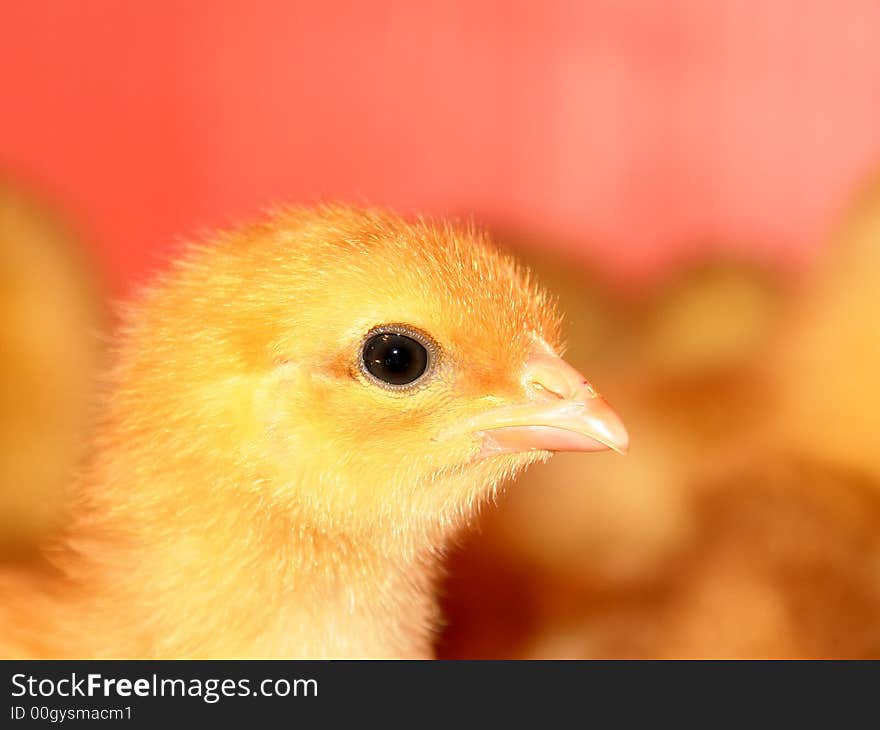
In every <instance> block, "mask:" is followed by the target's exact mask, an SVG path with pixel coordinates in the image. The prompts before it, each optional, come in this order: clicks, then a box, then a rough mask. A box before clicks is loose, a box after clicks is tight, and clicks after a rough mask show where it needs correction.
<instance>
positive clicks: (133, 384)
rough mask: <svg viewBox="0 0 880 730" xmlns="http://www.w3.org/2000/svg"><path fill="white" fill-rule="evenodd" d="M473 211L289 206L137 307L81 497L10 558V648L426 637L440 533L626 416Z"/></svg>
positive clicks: (5, 602)
mask: <svg viewBox="0 0 880 730" xmlns="http://www.w3.org/2000/svg"><path fill="white" fill-rule="evenodd" d="M558 322H559V318H558V315H557V314H556V311H555V309H554V307H553V305H552V303H551V302H550V301H549V299H548V297H547V295H546V294H545V293H544V292H543V291H542V290H541V289H540V288H538V287H537V286H536V285H535V284H534V283H533V281H532V280H531V278H530V277H529V275H528V274H527V273H526V272H525V271H524V270H522V269H521V268H519V267H518V266H517V265H516V264H515V263H514V262H513V261H512V260H511V259H509V258H506V257H503V256H502V255H500V254H499V253H498V252H497V251H495V250H494V249H493V248H492V246H491V245H490V244H489V242H488V241H487V239H486V238H485V237H484V236H483V235H482V234H480V233H478V232H476V231H474V230H471V229H457V228H453V227H452V226H450V225H448V224H445V223H433V222H429V221H419V222H416V223H413V224H409V223H406V222H405V221H403V220H402V219H400V218H398V217H396V216H393V215H390V214H385V213H380V212H376V211H360V210H355V209H351V208H344V207H322V208H320V209H317V210H302V209H289V210H279V211H276V212H275V213H274V215H273V216H272V217H270V218H269V219H268V220H265V221H263V222H260V223H256V224H253V225H249V226H243V227H241V228H238V229H236V230H234V231H231V232H228V233H224V234H219V235H218V236H216V237H215V239H214V240H213V241H211V242H209V243H208V244H202V245H194V246H191V247H190V248H189V249H188V250H187V251H186V253H185V254H184V255H183V256H182V257H181V259H180V260H179V262H178V263H177V264H176V265H175V266H174V267H173V268H172V269H171V270H170V271H169V272H168V273H167V274H166V275H164V276H163V277H162V278H161V279H160V280H159V281H158V282H157V284H156V285H155V286H153V287H152V288H151V289H150V290H149V291H148V292H146V293H145V295H144V296H143V297H142V298H141V299H140V300H138V301H136V302H135V303H133V304H132V306H131V307H130V309H129V311H128V312H127V314H126V317H125V323H124V326H123V328H122V330H121V333H120V336H119V338H118V341H117V344H116V347H115V352H114V362H113V366H112V369H111V371H110V372H109V373H108V375H107V378H106V382H105V383H104V395H103V401H104V402H103V404H102V406H101V409H100V416H99V420H98V427H97V429H96V431H95V433H94V435H93V437H92V441H91V444H92V451H91V454H90V456H89V458H88V460H87V462H86V464H85V466H84V468H83V469H82V474H81V477H80V478H79V479H78V482H77V484H76V494H75V500H74V502H73V505H72V507H71V510H70V513H71V517H70V519H69V521H68V523H67V524H66V525H65V529H64V530H63V532H62V536H61V537H60V538H59V539H57V540H56V541H55V542H54V543H52V544H51V545H50V546H48V547H47V548H46V549H45V550H44V553H43V556H44V560H43V561H42V562H31V563H27V564H20V565H9V566H6V569H5V570H2V571H0V597H2V600H0V627H2V628H0V654H2V655H6V656H10V655H11V656H38V657H59V656H60V657H64V656H67V657H70V656H78V657H120V656H124V657H157V656H162V657H192V656H201V657H254V656H264V657H273V656H274V657H411V658H412V657H428V656H430V655H431V653H432V649H431V643H432V639H433V632H434V629H435V626H436V624H437V620H438V612H437V606H436V600H435V596H434V583H435V580H436V577H437V574H438V572H439V570H440V566H441V558H442V553H443V549H444V547H445V545H446V544H447V542H448V541H449V540H450V538H451V537H452V536H454V535H455V534H456V533H457V532H458V531H459V530H460V529H461V528H462V527H463V526H465V525H466V524H467V523H468V522H469V521H470V520H471V518H472V517H473V516H474V514H475V512H476V510H477V509H478V507H479V506H480V504H481V503H483V502H484V501H485V500H486V499H487V498H489V497H491V496H492V495H494V494H495V493H496V492H497V490H498V488H499V486H500V484H501V483H502V482H503V481H504V480H506V479H508V478H510V477H511V476H513V475H514V474H516V473H518V472H519V471H520V470H522V469H523V468H524V467H525V466H527V465H529V464H531V463H534V462H537V461H543V460H545V459H546V458H547V457H548V456H549V455H550V453H551V452H552V451H560V450H569V451H600V450H606V449H609V448H611V449H615V450H618V451H625V450H626V447H627V434H626V431H625V429H624V428H623V425H622V424H621V423H620V421H619V420H618V418H617V417H616V415H615V414H614V413H613V411H611V410H610V408H609V407H608V406H607V405H606V404H605V402H604V401H603V400H602V398H601V397H600V396H599V395H598V394H597V393H596V392H595V391H594V390H593V388H592V386H591V385H590V384H589V383H588V382H587V381H586V380H585V379H584V377H583V376H582V375H580V374H579V373H578V372H577V371H576V370H575V369H574V368H572V367H571V366H570V365H568V364H567V363H566V362H565V361H563V360H562V359H561V358H560V357H559V356H558V354H557V352H558V349H559V341H558V340H559V332H558Z"/></svg>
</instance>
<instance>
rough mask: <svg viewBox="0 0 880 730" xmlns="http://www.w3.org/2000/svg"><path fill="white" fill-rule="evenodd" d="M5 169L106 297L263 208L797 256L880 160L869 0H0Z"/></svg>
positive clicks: (649, 265)
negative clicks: (104, 286)
mask: <svg viewBox="0 0 880 730" xmlns="http://www.w3.org/2000/svg"><path fill="white" fill-rule="evenodd" d="M0 10H2V12H0V17H2V22H0V105H2V109H0V168H2V169H5V170H6V171H10V170H11V171H12V172H13V173H16V174H19V175H22V176H23V177H24V178H26V179H29V180H31V181H32V182H35V183H36V184H37V185H38V186H40V187H42V188H43V189H45V190H47V191H49V192H50V193H51V194H52V195H53V196H54V197H55V198H56V199H57V200H59V201H61V202H62V203H63V204H64V205H65V206H66V207H67V209H68V211H70V212H71V213H72V214H73V216H74V218H75V219H76V220H78V221H79V222H80V223H81V225H82V226H83V227H84V229H85V230H86V231H88V232H89V233H90V234H91V236H92V238H93V240H94V242H95V245H96V247H97V251H98V252H99V255H100V258H101V259H102V260H103V262H104V264H105V267H106V269H107V271H108V273H109V274H110V276H111V280H112V282H113V284H114V289H116V290H123V289H124V288H125V286H126V285H127V284H128V283H130V282H131V281H132V280H134V279H139V278H142V277H143V276H144V275H145V273H146V271H147V270H150V269H152V268H154V267H156V266H157V265H159V263H160V261H161V259H162V255H163V252H165V251H167V250H168V247H169V246H170V245H171V244H172V243H173V240H174V238H175V237H176V236H178V235H181V234H191V233H195V232H197V231H198V230H200V229H201V228H202V227H203V226H213V225H221V224H225V223H227V222H230V221H233V220H235V219H238V218H240V217H243V216H249V215H253V214H254V212H255V211H256V210H257V209H259V208H260V207H261V206H262V205H264V204H265V203H267V202H269V201H273V200H293V201H300V202H301V201H309V200H314V199H315V198H334V199H335V198H342V199H348V200H354V201H358V200H363V201H370V202H373V203H378V204H383V205H391V206H394V207H397V208H399V209H401V210H403V211H415V210H419V211H425V212H439V213H443V212H453V213H475V214H476V215H477V217H478V218H482V219H483V220H487V221H492V222H499V223H504V224H507V225H513V226H518V227H522V228H524V229H525V230H529V231H533V232H535V233H536V234H539V236H541V237H542V238H541V240H545V241H546V242H547V245H555V246H559V247H562V248H564V249H565V251H566V252H570V254H571V255H573V256H578V257H581V256H584V257H586V256H591V257H592V256H597V257H599V259H600V260H601V261H602V262H603V263H604V264H605V265H606V266H607V268H608V270H609V272H611V273H614V272H616V273H621V274H627V275H640V274H650V273H652V272H656V271H658V270H659V269H661V268H662V267H663V266H664V265H668V264H671V263H674V262H675V261H676V260H677V259H678V258H679V256H680V255H682V254H686V253H687V252H688V251H692V250H694V248H696V247H700V246H720V247H726V248H729V249H736V250H741V251H746V252H749V253H754V254H756V255H758V256H761V257H766V258H768V259H774V260H775V259H782V260H785V261H799V260H803V258H804V255H806V254H808V253H809V252H810V251H812V250H815V247H816V245H817V244H818V242H819V241H820V240H821V236H822V232H823V231H824V230H825V229H826V228H827V226H828V225H829V224H830V222H831V221H832V219H833V215H834V213H835V212H836V211H837V210H839V207H840V205H841V204H842V202H843V199H844V196H845V195H846V194H848V192H849V191H850V190H851V189H852V186H853V185H855V184H857V183H858V182H860V181H861V180H863V179H864V176H865V175H866V174H867V173H868V172H870V171H871V169H872V167H873V165H874V163H875V162H876V161H877V160H878V159H880V43H878V34H880V3H878V2H876V0H844V1H842V2H828V1H824V0H822V1H812V0H803V1H800V2H795V1H794V0H772V1H770V2H764V1H759V0H711V1H709V2H707V1H706V0H656V1H647V2H620V1H617V0H593V1H589V2H558V1H550V2H541V3H513V2H509V3H504V2H486V1H479V2H463V1H462V2H445V3H418V2H320V3H319V2H315V3H302V2H266V1H254V0H251V1H249V2H244V1H243V0H242V1H240V2H232V1H231V0H220V1H218V0H211V1H210V2H209V1H206V0H190V1H180V0H177V1H171V0H161V1H154V2H149V3H146V2H144V3H135V2H119V1H118V0H76V1H74V0H65V1H61V0H59V1H55V2H51V1H47V0H38V1H35V0H29V1H28V2H20V1H19V0H2V7H0Z"/></svg>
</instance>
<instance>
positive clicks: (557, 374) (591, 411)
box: [468, 348, 629, 457]
mask: <svg viewBox="0 0 880 730" xmlns="http://www.w3.org/2000/svg"><path fill="white" fill-rule="evenodd" d="M522 382H523V387H524V390H525V398H524V399H523V400H522V401H521V402H519V403H514V404H511V405H507V406H502V407H500V408H497V409H494V410H491V411H488V412H486V413H483V414H481V415H480V416H478V417H476V418H475V419H472V420H471V421H470V422H469V424H468V426H469V430H470V431H472V432H477V433H479V434H480V435H481V436H482V438H483V445H482V449H481V451H480V454H479V456H481V457H485V456H492V455H494V454H504V453H516V452H522V451H605V450H607V449H611V450H613V451H617V452H618V453H620V454H625V453H626V451H627V449H628V448H629V435H628V434H627V432H626V427H625V426H624V425H623V422H622V421H621V420H620V418H619V417H618V415H617V414H616V413H615V412H614V411H613V410H612V409H611V407H610V406H609V405H608V404H607V403H606V402H605V400H604V399H603V398H602V397H601V396H600V395H599V394H598V393H597V392H596V391H595V390H594V389H593V387H592V386H591V385H590V383H589V382H588V381H587V379H586V378H584V376H583V375H581V374H580V373H579V372H578V371H577V370H575V369H574V368H573V367H571V365H569V364H568V363H567V362H565V360H563V359H562V358H560V357H558V356H557V355H554V354H553V353H552V352H549V350H543V348H542V351H536V352H535V353H534V354H532V356H531V357H530V358H529V359H528V361H527V362H526V366H525V369H524V371H523V379H522Z"/></svg>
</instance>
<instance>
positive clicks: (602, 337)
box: [0, 0, 880, 657]
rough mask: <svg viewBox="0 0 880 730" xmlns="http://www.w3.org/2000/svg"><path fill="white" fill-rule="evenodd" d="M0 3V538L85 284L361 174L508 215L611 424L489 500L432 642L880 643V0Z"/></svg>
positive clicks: (85, 330) (124, 287)
mask: <svg viewBox="0 0 880 730" xmlns="http://www.w3.org/2000/svg"><path fill="white" fill-rule="evenodd" d="M0 7H2V17H3V21H2V23H0V103H2V112H3V113H2V114H0V178H3V179H5V181H6V182H3V180H0V183H3V184H2V185H0V254H2V255H0V275H2V280H3V281H4V282H11V284H10V285H8V286H7V285H6V284H5V283H4V289H3V291H0V295H2V296H3V300H2V302H0V304H2V306H0V313H2V314H3V315H4V316H5V317H6V319H4V320H3V322H4V324H3V327H0V333H2V335H3V336H4V337H6V339H5V340H3V341H2V342H0V344H2V345H3V348H4V350H5V351H6V352H8V353H9V354H10V355H11V357H8V358H7V359H6V362H5V365H3V368H4V369H3V370H2V371H0V375H2V377H0V409H2V415H3V419H2V423H0V425H2V428H0V515H4V514H5V515H6V518H5V521H4V519H3V518H0V543H3V537H4V534H12V533H13V532H15V531H16V530H18V531H19V532H22V534H24V533H28V531H32V532H33V534H35V535H36V534H43V533H44V532H46V531H48V530H50V529H51V528H52V524H53V519H54V517H53V514H52V513H51V512H52V511H51V509H47V508H46V507H45V505H47V504H54V503H55V502H56V501H57V502H59V503H60V502H62V501H63V492H64V490H63V482H65V481H66V480H64V479H61V478H60V477H59V473H66V472H65V470H69V468H70V466H69V465H70V464H71V463H73V462H74V461H75V458H74V456H73V455H72V454H73V453H74V452H75V451H76V448H77V447H76V445H74V444H72V443H71V439H70V438H69V437H63V433H69V432H71V431H72V430H76V429H77V428H78V429H79V430H80V431H83V430H84V429H85V423H86V422H87V414H86V412H87V408H86V407H85V406H84V402H85V401H86V400H87V399H86V398H84V397H83V396H84V394H85V393H86V392H87V385H86V383H87V382H89V380H90V378H91V377H92V374H93V371H94V368H95V359H96V358H97V357H99V356H100V355H99V353H98V350H100V347H101V344H100V343H101V342H102V338H96V337H94V335H95V333H99V332H102V331H103V330H104V321H103V319H102V316H103V315H102V312H101V303H102V302H103V303H106V302H107V301H109V300H110V299H116V298H120V297H124V296H126V295H127V294H129V293H130V291H131V288H132V287H133V286H134V285H135V284H137V283H138V282H141V281H144V280H146V279H148V278H149V276H150V274H151V273H152V272H153V271H155V270H157V269H159V268H161V267H163V266H164V261H165V260H166V259H167V257H169V256H171V255H173V251H174V249H175V246H176V242H177V241H178V240H179V239H180V238H181V237H188V236H195V235H198V234H200V233H201V232H202V231H203V230H204V229H205V228H210V227H216V226H223V225H226V224H228V223H231V222H234V221H237V220H239V219H241V218H245V217H252V216H253V215H254V214H255V213H256V212H257V211H258V210H259V209H260V208H262V207H263V206H265V205H267V204H269V203H271V202H275V201H281V200H284V201H292V202H311V201H316V200H320V199H342V200H346V201H351V202H356V203H357V202H369V203H373V204H377V205H382V206H388V207H392V208H395V209H397V210H399V211H401V212H404V213H414V212H421V213H434V214H443V215H454V216H473V217H474V218H475V219H476V220H478V221H481V222H482V223H484V224H486V225H488V226H489V227H490V228H491V229H492V230H493V231H494V232H495V234H496V236H497V237H498V238H499V240H500V241H501V242H502V243H503V244H505V245H508V246H512V247H514V248H517V249H519V250H520V251H521V252H522V254H523V255H524V256H525V257H526V258H527V260H528V261H529V262H530V263H531V264H532V265H533V266H534V267H535V268H536V269H537V270H538V273H539V275H541V276H542V277H543V278H544V279H545V280H546V281H547V282H548V283H549V284H550V286H551V288H553V289H554V290H555V291H556V292H557V293H558V294H559V296H560V298H561V301H562V305H563V309H564V310H565V311H566V312H567V315H568V317H567V319H568V324H569V330H570V359H571V360H572V361H573V362H575V363H576V364H578V365H579V366H582V367H583V368H584V370H585V371H586V372H588V373H589V374H590V377H591V380H593V381H594V382H596V383H597V384H598V385H599V386H600V387H601V389H602V390H603V392H604V393H605V394H606V395H607V396H609V399H610V400H611V401H612V402H613V403H614V404H615V405H616V406H617V407H618V410H620V412H621V413H622V414H623V416H624V419H625V420H626V421H627V424H628V426H629V427H630V432H631V435H632V441H633V450H632V453H631V454H630V456H629V457H627V459H626V460H622V459H619V458H618V457H610V456H609V457H606V456H604V455H597V456H593V457H590V458H589V459H582V458H579V457H569V456H558V457H555V458H554V460H553V461H552V462H551V463H550V464H549V465H546V466H542V467H539V468H535V469H533V470H532V472H530V473H529V474H528V475H527V477H526V478H525V479H523V480H521V482H520V483H518V484H517V485H516V486H515V487H514V488H512V489H510V490H509V494H508V496H507V497H506V498H505V499H504V500H503V501H502V503H501V504H499V505H497V507H496V508H493V509H490V510H487V512H486V514H485V516H484V517H483V519H482V521H481V523H480V525H479V526H478V528H479V529H478V530H477V531H476V532H475V533H474V534H473V535H471V536H469V537H467V538H463V540H462V544H461V545H460V546H459V549H458V550H457V551H456V552H455V554H454V555H453V556H452V559H451V570H450V577H449V579H448V581H447V582H446V584H445V585H444V588H443V590H444V596H445V610H446V613H447V615H448V616H449V625H448V627H447V628H446V631H445V633H444V634H443V636H442V637H440V638H439V640H438V647H439V651H440V654H441V656H447V657H475V656H481V657H482V656H486V657H497V656H504V657H556V656H573V657H597V656H601V657H632V656H652V657H653V656H662V657H669V656H880V579H878V576H880V571H878V570H877V567H878V566H880V461H878V457H877V453H880V451H878V450H877V449H876V446H877V445H878V444H877V443H876V442H877V439H876V436H875V434H877V433H880V387H878V385H877V384H876V383H875V380H876V377H875V373H876V372H878V371H880V258H878V256H880V186H878V185H877V184H876V180H875V182H874V184H873V187H872V186H871V180H872V178H873V177H875V176H876V173H877V171H878V169H880V123H878V122H880V54H878V53H877V48H878V47H880V46H878V35H880V31H878V29H880V4H878V3H876V2H874V1H873V0H848V1H847V2H843V3H837V4H832V3H828V2H820V1H819V0H815V1H813V0H810V1H808V2H794V1H793V0H779V1H777V2H770V3H762V2H758V1H757V0H749V1H747V2H737V1H736V0H716V1H715V2H711V3H707V2H700V1H699V0H646V1H644V2H632V3H624V2H614V1H613V0H587V1H584V2H560V1H552V0H551V1H548V2H544V3H540V4H536V3H531V4H526V3H503V2H487V1H484V0H478V1H477V2H447V3H435V4H426V3H406V2H369V3H356V2H327V3H302V2H280V1H278V2H268V1H265V0H263V1H252V2H247V3H245V2H242V1H240V2H233V1H232V0H215V1H212V2H208V1H207V0H191V1H189V2H172V1H171V0H157V1H156V2H152V3H138V4H136V3H121V2H113V1H112V0H81V1H79V2H73V1H72V0H55V1H49V0H35V1H34V2H29V3H21V2H12V1H11V0H5V1H4V0H0ZM22 190H27V191H29V192H28V193H22V192H21V191H22ZM37 192H38V193H39V195H35V193H37ZM50 210H51V211H52V212H51V213H50V212H47V211H50ZM59 211H62V212H63V216H62V215H60V214H59ZM61 217H63V218H64V220H65V221H66V222H65V223H64V224H63V225H62V224H60V223H58V220H57V219H58V218H61ZM71 251H74V252H79V254H80V257H79V258H78V257H77V256H76V255H74V256H70V253H71ZM83 251H85V252H86V254H87V255H90V256H91V269H92V270H91V271H87V269H89V267H88V266H84V265H83V261H82V256H81V254H82V252H83ZM62 252H64V253H62ZM809 264H813V265H812V266H811V265H809ZM96 271H102V272H103V274H104V277H103V278H104V287H103V289H102V288H101V286H100V285H99V284H97V283H96V280H95V278H96V275H95V272H96ZM48 312H56V313H57V312H63V313H64V317H60V318H58V317H54V316H49V314H47V313H48ZM53 333H56V334H53ZM58 333H63V334H64V336H60V335H59V334H58ZM79 334H82V336H81V337H80V336H79ZM58 362H64V363H67V364H68V367H67V368H66V369H65V379H64V380H63V382H62V381H60V380H59V381H58V382H57V383H54V385H53V387H54V388H55V390H53V391H52V397H44V396H45V395H46V392H47V391H46V388H47V385H46V383H47V382H50V381H51V375H48V374H51V373H52V372H56V371H57V363H58ZM3 383H5V384H6V385H5V387H6V390H4V389H3ZM22 383H24V385H22ZM61 394H67V396H66V397H61ZM34 404H36V405H34ZM46 423H52V424H54V425H55V427H56V428H55V429H54V430H52V429H46V428H45V424H46ZM47 464H53V465H55V466H56V467H57V468H53V469H48V470H47V469H46V468H45V465H47ZM10 475H11V476H10ZM22 475H32V479H33V486H32V489H31V491H30V492H29V494H32V495H34V497H35V499H36V498H38V499H36V501H38V502H39V503H40V504H42V505H43V506H42V507H41V508H40V509H36V508H33V507H28V504H27V493H24V492H22V490H10V489H5V490H4V489H2V486H3V484H6V485H7V486H8V485H10V484H13V483H15V484H19V483H22V480H23V479H25V478H24V477H23V476H22ZM22 494H25V496H24V497H22ZM35 503H36V502H35ZM28 510H30V511H29V512H28ZM26 513H27V514H26ZM4 530H5V533H4ZM16 535H18V533H16ZM16 539H21V537H20V535H19V536H18V537H16Z"/></svg>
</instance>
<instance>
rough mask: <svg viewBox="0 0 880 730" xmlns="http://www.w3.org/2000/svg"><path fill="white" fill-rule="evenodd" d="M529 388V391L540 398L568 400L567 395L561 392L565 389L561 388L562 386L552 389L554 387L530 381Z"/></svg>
mask: <svg viewBox="0 0 880 730" xmlns="http://www.w3.org/2000/svg"><path fill="white" fill-rule="evenodd" d="M527 387H528V389H529V391H531V392H532V393H533V394H534V395H537V396H539V397H543V398H546V397H548V396H550V397H555V398H560V399H563V400H564V399H565V398H566V395H565V393H563V392H561V391H562V390H563V388H561V387H560V386H556V387H552V386H548V385H545V384H544V383H542V382H540V381H538V380H530V381H529V383H528V386H527Z"/></svg>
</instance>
